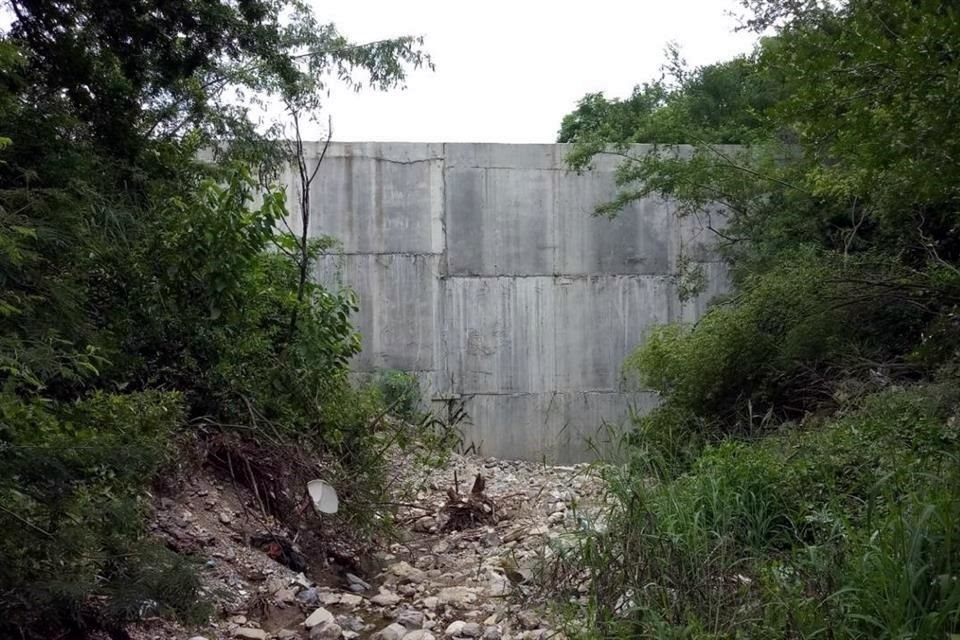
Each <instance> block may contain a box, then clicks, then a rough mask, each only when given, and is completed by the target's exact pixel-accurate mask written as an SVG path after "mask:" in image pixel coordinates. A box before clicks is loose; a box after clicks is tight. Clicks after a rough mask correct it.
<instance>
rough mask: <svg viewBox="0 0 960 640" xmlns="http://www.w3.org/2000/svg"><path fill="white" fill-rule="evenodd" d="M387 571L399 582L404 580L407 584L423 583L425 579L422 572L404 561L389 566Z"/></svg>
mask: <svg viewBox="0 0 960 640" xmlns="http://www.w3.org/2000/svg"><path fill="white" fill-rule="evenodd" d="M389 571H390V573H392V574H393V575H395V576H397V577H398V578H400V579H401V580H406V581H408V582H423V579H424V578H425V577H426V575H425V574H424V573H423V571H421V570H420V569H417V568H416V567H414V566H412V565H411V564H410V563H409V562H405V561H401V562H398V563H397V564H394V565H390V569H389Z"/></svg>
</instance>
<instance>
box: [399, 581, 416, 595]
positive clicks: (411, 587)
mask: <svg viewBox="0 0 960 640" xmlns="http://www.w3.org/2000/svg"><path fill="white" fill-rule="evenodd" d="M419 589H420V587H418V586H417V585H415V584H412V583H407V584H402V585H400V586H399V587H397V591H399V592H400V595H402V596H406V597H408V598H412V597H413V596H415V595H417V591H419Z"/></svg>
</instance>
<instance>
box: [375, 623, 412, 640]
mask: <svg viewBox="0 0 960 640" xmlns="http://www.w3.org/2000/svg"><path fill="white" fill-rule="evenodd" d="M405 635H407V628H406V627H405V626H403V625H402V624H397V623H396V622H394V623H393V624H390V625H387V626H386V627H384V628H383V629H381V630H380V631H378V632H377V633H375V634H374V638H376V639H377V640H402V638H403V637H404V636H405Z"/></svg>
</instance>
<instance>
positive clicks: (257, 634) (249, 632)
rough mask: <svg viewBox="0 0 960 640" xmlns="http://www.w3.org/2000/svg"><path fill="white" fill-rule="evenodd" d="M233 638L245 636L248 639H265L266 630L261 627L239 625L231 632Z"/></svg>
mask: <svg viewBox="0 0 960 640" xmlns="http://www.w3.org/2000/svg"><path fill="white" fill-rule="evenodd" d="M233 636H234V637H235V638H247V639H248V640H267V632H266V631H264V630H263V629H252V628H249V627H240V628H239V629H237V630H236V631H234V632H233Z"/></svg>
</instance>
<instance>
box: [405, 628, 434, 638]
mask: <svg viewBox="0 0 960 640" xmlns="http://www.w3.org/2000/svg"><path fill="white" fill-rule="evenodd" d="M403 640H434V638H433V634H432V633H430V632H429V631H427V630H426V629H417V630H416V631H411V632H409V633H408V634H407V635H405V636H403Z"/></svg>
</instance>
